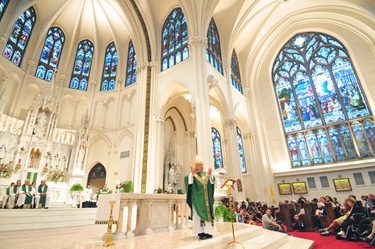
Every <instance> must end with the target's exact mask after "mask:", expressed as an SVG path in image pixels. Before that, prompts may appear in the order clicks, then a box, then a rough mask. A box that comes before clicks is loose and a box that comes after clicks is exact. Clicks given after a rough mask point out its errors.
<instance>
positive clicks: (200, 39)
mask: <svg viewBox="0 0 375 249" xmlns="http://www.w3.org/2000/svg"><path fill="white" fill-rule="evenodd" d="M188 44H189V46H204V47H206V46H207V37H204V36H191V37H189V43H188Z"/></svg>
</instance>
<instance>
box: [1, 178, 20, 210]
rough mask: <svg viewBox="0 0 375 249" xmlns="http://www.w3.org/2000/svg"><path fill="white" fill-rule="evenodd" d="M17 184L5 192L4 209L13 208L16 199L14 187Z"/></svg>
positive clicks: (13, 184)
mask: <svg viewBox="0 0 375 249" xmlns="http://www.w3.org/2000/svg"><path fill="white" fill-rule="evenodd" d="M15 185H16V184H15V183H14V182H12V183H11V184H10V186H9V187H7V188H6V190H5V195H4V196H3V202H2V203H1V204H2V208H13V207H14V200H15V198H16V192H14V186H15Z"/></svg>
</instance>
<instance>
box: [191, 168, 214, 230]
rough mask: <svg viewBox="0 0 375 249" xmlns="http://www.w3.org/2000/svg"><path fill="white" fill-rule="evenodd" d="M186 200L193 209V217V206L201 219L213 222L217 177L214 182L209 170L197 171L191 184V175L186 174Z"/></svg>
mask: <svg viewBox="0 0 375 249" xmlns="http://www.w3.org/2000/svg"><path fill="white" fill-rule="evenodd" d="M184 180H185V188H186V202H187V203H188V205H189V207H190V210H191V217H193V208H192V207H194V208H195V210H196V211H197V213H198V215H199V217H200V218H201V220H204V221H207V222H211V223H213V220H214V210H213V205H214V191H215V178H214V177H213V183H211V181H210V176H209V175H208V174H207V172H197V173H196V174H194V181H193V184H190V185H189V176H185V179H184Z"/></svg>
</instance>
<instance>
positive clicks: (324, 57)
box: [272, 33, 375, 167]
mask: <svg viewBox="0 0 375 249" xmlns="http://www.w3.org/2000/svg"><path fill="white" fill-rule="evenodd" d="M272 72H273V83H274V89H275V93H276V97H277V102H278V106H279V111H280V117H281V120H282V123H283V126H284V132H285V135H286V142H287V146H288V149H289V155H290V159H291V162H292V167H299V166H310V165H317V164H331V163H336V162H341V161H348V160H358V159H363V158H368V157H374V152H375V150H374V149H375V147H374V145H375V126H374V120H373V116H372V115H371V112H370V109H369V107H368V103H367V100H366V97H365V96H364V93H363V90H362V87H361V84H360V82H359V80H358V77H357V73H356V71H355V68H354V66H353V63H352V60H351V58H350V55H349V53H348V51H347V49H346V48H345V46H344V45H343V44H342V43H341V42H340V41H338V40H337V39H335V38H333V37H331V36H329V35H326V34H322V33H300V34H297V35H295V36H294V37H293V38H292V39H290V40H289V41H288V42H287V43H286V44H285V45H284V47H283V48H282V49H281V51H280V52H279V54H278V56H277V57H276V60H275V63H274V66H273V71H272Z"/></svg>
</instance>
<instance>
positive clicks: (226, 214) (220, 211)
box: [215, 204, 236, 222]
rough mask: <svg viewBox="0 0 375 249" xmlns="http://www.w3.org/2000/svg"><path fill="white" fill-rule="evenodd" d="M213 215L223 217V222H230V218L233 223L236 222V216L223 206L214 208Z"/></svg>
mask: <svg viewBox="0 0 375 249" xmlns="http://www.w3.org/2000/svg"><path fill="white" fill-rule="evenodd" d="M215 215H216V216H219V217H223V220H224V222H230V221H231V217H232V219H233V221H236V214H235V213H232V212H230V210H229V208H227V207H226V206H224V205H223V204H219V205H217V206H216V207H215Z"/></svg>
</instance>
